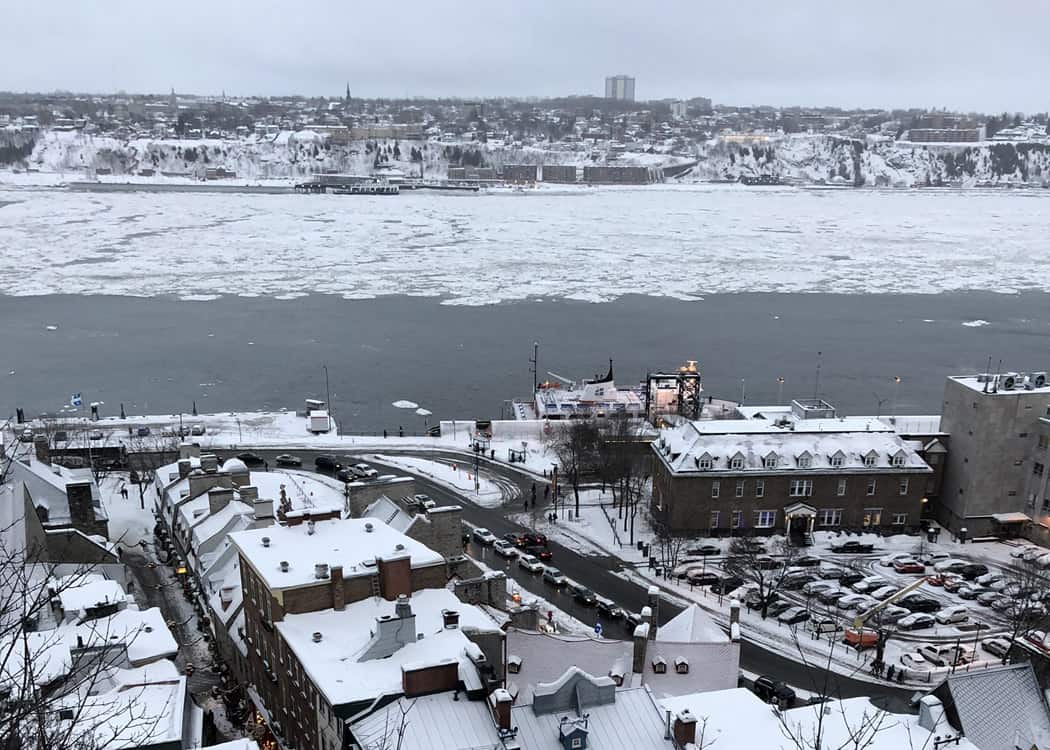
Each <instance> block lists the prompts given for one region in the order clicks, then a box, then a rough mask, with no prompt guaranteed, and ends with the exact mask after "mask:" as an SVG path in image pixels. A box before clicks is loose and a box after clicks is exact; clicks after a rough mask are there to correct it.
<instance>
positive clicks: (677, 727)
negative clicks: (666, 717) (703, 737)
mask: <svg viewBox="0 0 1050 750" xmlns="http://www.w3.org/2000/svg"><path fill="white" fill-rule="evenodd" d="M671 734H673V735H674V743H675V746H676V747H686V746H687V745H690V744H692V743H695V742H696V717H695V716H693V714H692V712H691V711H690V710H689V709H688V708H687V709H685V710H683V711H679V712H678V714H677V715H676V716H675V717H674V726H673V727H672V728H671Z"/></svg>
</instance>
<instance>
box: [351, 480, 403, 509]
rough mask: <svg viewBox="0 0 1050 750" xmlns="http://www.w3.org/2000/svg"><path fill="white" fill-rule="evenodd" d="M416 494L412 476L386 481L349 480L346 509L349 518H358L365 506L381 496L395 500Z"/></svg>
mask: <svg viewBox="0 0 1050 750" xmlns="http://www.w3.org/2000/svg"><path fill="white" fill-rule="evenodd" d="M414 494H416V480H415V479H413V478H412V477H396V478H395V479H390V480H386V481H375V482H351V483H350V498H349V505H348V506H347V511H348V512H349V514H350V517H351V518H360V517H361V515H362V514H363V513H364V512H365V508H367V507H368V506H369V505H371V504H372V503H374V502H375V501H376V500H378V499H379V498H381V497H384V496H386V497H388V498H390V499H391V500H394V501H395V502H397V501H398V500H400V499H401V498H402V497H404V496H405V495H414Z"/></svg>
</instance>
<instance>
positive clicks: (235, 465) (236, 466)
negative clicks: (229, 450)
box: [222, 457, 248, 474]
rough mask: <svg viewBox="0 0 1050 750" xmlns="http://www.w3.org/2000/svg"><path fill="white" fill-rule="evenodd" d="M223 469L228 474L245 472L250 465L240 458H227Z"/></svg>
mask: <svg viewBox="0 0 1050 750" xmlns="http://www.w3.org/2000/svg"><path fill="white" fill-rule="evenodd" d="M222 470H223V471H225V472H226V473H227V474H243V473H244V472H246V471H248V465H247V464H246V463H244V461H242V460H241V459H239V458H236V457H234V458H227V459H226V461H224V462H223V464H222Z"/></svg>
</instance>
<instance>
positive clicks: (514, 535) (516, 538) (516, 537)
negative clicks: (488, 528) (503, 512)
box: [503, 531, 526, 548]
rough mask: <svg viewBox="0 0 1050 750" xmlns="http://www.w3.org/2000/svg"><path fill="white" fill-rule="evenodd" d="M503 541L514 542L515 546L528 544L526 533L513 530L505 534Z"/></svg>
mask: <svg viewBox="0 0 1050 750" xmlns="http://www.w3.org/2000/svg"><path fill="white" fill-rule="evenodd" d="M503 541H505V542H509V543H510V544H513V545H514V546H515V547H522V548H524V547H525V545H526V542H525V534H523V533H519V532H517V531H511V532H508V533H506V534H504V535H503Z"/></svg>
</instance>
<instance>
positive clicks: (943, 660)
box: [919, 643, 972, 667]
mask: <svg viewBox="0 0 1050 750" xmlns="http://www.w3.org/2000/svg"><path fill="white" fill-rule="evenodd" d="M969 652H970V649H965V648H963V647H962V646H956V645H954V644H945V643H939V644H933V643H927V644H925V645H922V646H919V653H920V654H922V655H923V657H924V658H925V659H926V661H928V662H930V663H931V664H936V665H937V666H938V667H954V666H958V665H959V664H966V663H967V662H969V661H971V659H972V654H971V653H969ZM968 657H969V658H968Z"/></svg>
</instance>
